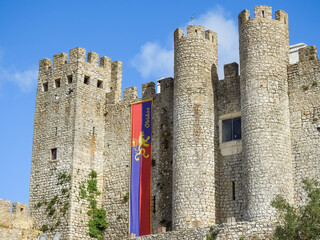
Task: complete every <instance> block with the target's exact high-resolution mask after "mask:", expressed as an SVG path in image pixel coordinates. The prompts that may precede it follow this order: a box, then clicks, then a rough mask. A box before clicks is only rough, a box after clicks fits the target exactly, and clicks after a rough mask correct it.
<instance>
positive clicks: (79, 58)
mask: <svg viewBox="0 0 320 240" xmlns="http://www.w3.org/2000/svg"><path fill="white" fill-rule="evenodd" d="M76 62H87V63H91V64H92V65H94V66H100V67H102V68H111V65H112V63H111V58H110V57H106V56H103V57H101V58H100V64H99V54H98V53H95V52H89V53H88V54H87V61H86V49H84V48H80V47H77V48H73V49H71V50H70V51H69V62H68V54H67V53H64V52H62V53H58V54H55V55H54V56H53V66H52V61H51V59H49V58H44V59H41V60H40V61H39V69H40V70H48V69H49V68H51V67H53V68H58V67H60V66H62V65H64V64H67V63H76ZM116 62H117V63H116ZM114 63H115V65H119V61H115V62H114Z"/></svg>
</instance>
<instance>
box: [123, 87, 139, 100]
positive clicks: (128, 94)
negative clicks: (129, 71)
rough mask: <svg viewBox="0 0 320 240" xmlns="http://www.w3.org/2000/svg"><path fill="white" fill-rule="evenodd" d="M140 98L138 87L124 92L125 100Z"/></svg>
mask: <svg viewBox="0 0 320 240" xmlns="http://www.w3.org/2000/svg"><path fill="white" fill-rule="evenodd" d="M137 97H138V88H137V87H128V88H126V89H125V90H124V91H123V98H124V99H127V100H132V99H136V98H137Z"/></svg>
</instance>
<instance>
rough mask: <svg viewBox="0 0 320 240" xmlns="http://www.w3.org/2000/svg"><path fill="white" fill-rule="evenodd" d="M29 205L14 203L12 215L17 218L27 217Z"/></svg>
mask: <svg viewBox="0 0 320 240" xmlns="http://www.w3.org/2000/svg"><path fill="white" fill-rule="evenodd" d="M27 210H28V205H27V204H25V203H19V202H14V203H13V204H12V214H15V215H16V216H24V217H26V216H27Z"/></svg>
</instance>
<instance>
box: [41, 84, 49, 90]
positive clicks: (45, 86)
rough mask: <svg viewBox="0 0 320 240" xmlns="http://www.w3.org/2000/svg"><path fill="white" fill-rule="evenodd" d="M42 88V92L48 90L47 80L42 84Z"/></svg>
mask: <svg viewBox="0 0 320 240" xmlns="http://www.w3.org/2000/svg"><path fill="white" fill-rule="evenodd" d="M42 87H43V88H42V90H43V91H44V92H47V91H48V82H45V83H44V84H43V85H42Z"/></svg>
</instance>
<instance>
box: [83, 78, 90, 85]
mask: <svg viewBox="0 0 320 240" xmlns="http://www.w3.org/2000/svg"><path fill="white" fill-rule="evenodd" d="M89 82H90V77H88V76H85V77H84V81H83V83H84V84H87V85H89Z"/></svg>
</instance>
